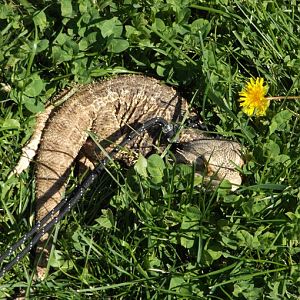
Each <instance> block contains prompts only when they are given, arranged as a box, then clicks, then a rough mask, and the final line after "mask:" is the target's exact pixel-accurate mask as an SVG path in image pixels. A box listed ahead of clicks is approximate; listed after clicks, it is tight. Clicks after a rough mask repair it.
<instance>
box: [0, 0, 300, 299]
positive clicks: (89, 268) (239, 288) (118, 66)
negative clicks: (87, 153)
mask: <svg viewBox="0 0 300 300" xmlns="http://www.w3.org/2000/svg"><path fill="white" fill-rule="evenodd" d="M299 21H300V12H299V8H298V5H297V1H283V0H282V1H280V0H277V1H264V0H263V1H252V0H251V1H237V0H236V1H230V0H220V1H192V0H184V1H179V0H167V1H162V0H148V1H142V0H126V1H117V0H111V1H102V0H98V1H92V0H87V1H86V0H74V1H72V2H71V1H69V0H63V1H48V0H40V1H30V0H19V1H12V0H5V1H4V2H2V4H0V30H1V35H0V62H1V68H0V81H1V83H2V84H3V86H2V88H1V91H0V95H1V98H0V111H1V114H0V125H1V126H0V171H1V172H0V187H1V188H0V195H1V201H0V252H3V251H4V250H5V249H6V248H7V246H8V245H11V244H12V243H14V242H15V241H16V240H18V238H20V237H21V236H22V235H23V234H24V233H26V232H27V231H28V230H29V229H30V227H31V225H32V222H33V211H34V201H35V199H34V171H33V169H34V166H32V168H31V169H30V170H27V171H25V172H23V173H22V174H21V176H20V177H11V178H10V179H8V174H9V172H10V171H11V170H12V168H13V167H14V166H15V164H16V162H17V161H18V159H19V157H20V153H21V152H20V151H21V149H22V146H23V145H24V143H25V142H26V140H28V138H29V137H30V135H31V133H32V128H33V125H34V116H35V114H36V113H37V112H38V111H40V110H42V108H43V106H44V104H46V103H48V101H50V100H49V99H50V98H51V96H53V95H55V93H57V91H59V90H60V89H62V88H63V87H65V86H66V85H68V84H71V83H72V82H79V83H87V82H90V81H92V80H94V79H98V78H102V77H103V76H109V75H111V74H117V73H130V72H140V73H143V74H147V75H151V76H155V77H157V78H160V79H161V80H163V81H165V82H167V83H168V84H171V85H174V86H176V87H177V88H178V90H179V91H180V92H181V93H182V94H183V95H184V96H185V97H186V98H187V99H188V100H189V101H191V100H193V101H192V102H193V104H192V105H193V107H194V108H195V110H196V111H197V113H198V114H199V115H200V116H201V117H202V119H203V120H204V121H205V123H206V124H207V126H208V127H209V129H210V130H213V131H215V132H217V133H219V134H220V135H224V136H226V137H230V138H233V139H235V140H237V141H239V142H240V143H242V144H243V145H244V152H245V154H246V155H247V157H248V160H247V163H246V165H245V166H244V167H243V169H242V173H243V177H244V181H243V186H242V187H241V188H240V189H239V190H238V191H237V192H235V193H230V192H228V191H227V192H226V191H224V190H221V189H219V190H216V191H213V190H209V189H207V188H205V187H203V186H201V185H200V184H199V183H198V182H197V181H194V179H193V170H192V168H191V167H188V166H174V165H173V164H172V163H170V162H169V161H168V160H167V158H165V159H163V160H162V159H160V158H159V157H157V156H154V157H151V158H149V159H148V167H147V174H148V175H147V176H142V175H141V173H143V172H145V170H143V171H141V170H140V169H139V168H138V167H136V168H132V169H130V170H128V171H124V170H123V171H122V172H121V171H120V170H112V171H111V172H112V174H111V175H104V176H103V177H102V178H101V180H100V181H99V183H98V184H96V185H95V187H94V188H93V190H91V191H90V192H89V193H88V194H87V195H86V197H85V199H84V200H82V201H81V202H80V203H79V204H78V205H77V207H76V208H75V209H74V210H73V211H72V212H71V213H70V214H69V215H68V216H67V217H66V218H65V219H64V220H63V221H62V222H60V224H59V225H58V226H57V227H56V229H55V230H54V238H55V241H56V247H55V251H54V252H53V259H52V260H51V272H50V276H49V277H48V278H47V280H46V281H44V282H41V283H35V282H33V281H32V272H33V268H32V257H31V256H27V257H25V258H24V259H23V260H22V261H21V262H20V263H19V264H18V265H16V266H15V267H14V269H13V270H12V271H10V272H9V273H7V274H6V275H5V277H4V278H3V279H0V298H1V299H5V298H8V299H9V298H12V297H14V296H16V295H17V294H18V293H19V292H20V290H23V291H24V292H25V294H26V295H27V297H30V299H43V298H46V296H49V297H51V298H53V299H168V300H170V299H299V296H300V288H299V286H300V285H299V281H300V267H299V263H300V258H299V257H300V256H299V255H300V254H299V252H300V244H299V243H300V201H299V198H300V196H299V195H300V190H299V180H300V172H299V168H300V165H299V158H300V155H299V152H300V150H299V149H300V148H299V136H300V135H299V134H300V126H299V102H297V101H292V100H287V101H278V102H275V101H274V102H272V103H271V105H270V108H269V109H268V111H267V116H266V117H263V118H259V119H258V118H248V117H247V116H246V115H244V114H243V113H242V112H241V111H240V108H239V103H238V97H239V96H238V93H239V91H241V89H242V88H243V86H244V84H245V82H246V81H247V80H248V78H249V77H251V76H253V77H257V76H260V77H263V78H265V80H266V81H267V83H268V85H269V92H268V95H269V96H279V95H284V96H285V95H286V96H288V95H300V89H299V86H300V84H299V83H300V80H299V78H300V77H299V67H300V52H299V46H300V38H299V37H300V27H299ZM153 164H154V165H155V166H157V165H158V166H159V169H158V170H157V169H155V168H154V169H153ZM157 172H158V174H160V175H159V176H157ZM73 185H74V180H73V179H71V182H70V188H71V186H73Z"/></svg>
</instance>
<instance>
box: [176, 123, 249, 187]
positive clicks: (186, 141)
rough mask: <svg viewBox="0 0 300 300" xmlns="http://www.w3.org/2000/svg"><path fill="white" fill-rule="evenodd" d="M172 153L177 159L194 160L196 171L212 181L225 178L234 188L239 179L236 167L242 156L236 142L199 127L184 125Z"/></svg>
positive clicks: (240, 181) (189, 162)
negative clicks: (185, 126)
mask: <svg viewBox="0 0 300 300" xmlns="http://www.w3.org/2000/svg"><path fill="white" fill-rule="evenodd" d="M175 157H176V159H177V161H178V162H179V163H185V164H194V165H195V170H196V173H198V174H201V175H203V176H205V177H206V179H209V178H210V180H211V179H212V180H213V181H214V182H213V184H214V183H215V184H217V183H220V182H221V181H222V180H224V179H225V180H228V181H229V182H230V183H231V184H232V190H236V189H237V188H238V186H239V185H240V184H241V183H242V178H241V175H240V173H239V172H238V170H237V168H240V167H242V166H243V164H244V160H243V158H242V154H241V145H240V144H239V143H237V142H234V141H230V140H225V139H217V138H213V137H208V136H207V135H205V133H204V132H203V131H200V130H198V129H194V128H187V129H183V130H182V131H181V133H180V136H179V142H178V144H177V146H176V149H175ZM207 177H208V178H207Z"/></svg>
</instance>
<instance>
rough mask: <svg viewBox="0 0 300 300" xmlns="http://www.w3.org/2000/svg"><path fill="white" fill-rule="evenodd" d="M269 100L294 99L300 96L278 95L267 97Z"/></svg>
mask: <svg viewBox="0 0 300 300" xmlns="http://www.w3.org/2000/svg"><path fill="white" fill-rule="evenodd" d="M266 99H267V100H294V99H300V96H277V97H266Z"/></svg>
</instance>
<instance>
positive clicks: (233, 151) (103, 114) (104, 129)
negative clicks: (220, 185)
mask: <svg viewBox="0 0 300 300" xmlns="http://www.w3.org/2000/svg"><path fill="white" fill-rule="evenodd" d="M188 113H189V109H188V103H187V101H186V100H185V99H184V98H183V97H181V96H180V95H179V93H178V92H177V91H176V90H175V89H174V88H172V87H170V86H168V85H166V84H163V83H161V82H160V81H159V80H157V79H154V78H151V77H146V76H143V75H119V76H115V77H112V78H110V79H109V80H103V81H99V82H95V83H91V84H87V85H82V86H77V87H76V90H75V92H74V93H73V94H72V95H70V97H69V99H68V100H67V101H65V102H64V103H63V105H62V106H59V107H58V108H57V109H54V111H52V112H51V110H50V109H48V110H47V111H46V113H45V114H42V115H41V116H40V117H39V118H40V120H41V123H42V124H43V125H42V128H38V131H40V132H41V134H37V135H38V137H37V140H38V142H35V146H34V150H30V151H31V152H32V153H30V155H31V157H33V156H34V154H35V152H36V148H37V145H38V144H39V147H38V150H37V154H36V216H35V219H36V220H37V221H38V220H41V219H42V218H43V217H44V216H45V215H46V214H47V213H48V212H49V211H51V210H52V209H53V207H55V206H56V205H57V204H58V203H59V202H60V201H61V199H62V197H63V193H64V189H65V181H66V179H67V177H68V175H69V172H70V168H71V166H72V165H73V163H74V161H75V159H76V157H78V156H80V155H81V156H83V155H84V156H86V157H88V159H89V160H90V161H92V162H95V160H96V161H97V158H98V159H99V153H98V154H95V153H96V150H95V145H94V143H90V142H88V132H89V131H91V132H93V133H94V134H95V135H97V136H98V137H99V140H100V141H101V145H102V146H103V148H105V149H111V148H112V145H115V144H118V142H119V141H120V140H121V139H122V137H124V136H125V135H126V134H127V133H128V132H130V130H132V128H135V127H136V125H137V124H141V123H143V122H145V121H146V120H148V119H150V118H152V117H163V118H164V119H165V120H166V121H168V122H173V123H175V122H182V121H183V119H184V116H185V115H187V114H188ZM43 127H44V128H43ZM156 139H157V130H152V131H150V132H146V133H145V134H142V135H141V136H140V137H139V138H138V140H136V141H135V142H134V143H132V144H131V145H130V148H131V149H134V150H135V151H137V152H140V153H142V154H144V155H146V154H147V153H149V152H150V150H151V149H152V148H153V147H152V145H153V144H154V142H155V140H156ZM177 144H178V145H179V146H178V148H177V149H176V150H175V157H176V160H177V161H178V162H183V163H188V164H192V163H194V164H196V170H201V171H202V172H205V174H207V175H209V176H213V177H214V178H216V179H217V180H218V181H221V180H223V179H227V180H229V181H230V182H231V183H232V184H233V189H235V188H237V187H238V186H239V185H240V184H241V176H240V174H239V172H238V171H237V170H236V167H241V166H242V165H243V163H244V161H243V158H242V154H241V145H240V144H239V143H237V142H234V141H229V140H222V139H215V138H212V137H209V136H207V135H206V134H205V133H203V132H202V131H200V130H198V129H194V128H186V129H182V130H181V131H180V134H179V137H178V141H177ZM29 148H30V147H29ZM27 150H28V149H27ZM30 151H29V152H30ZM25 152H26V151H25ZM119 158H120V159H123V160H125V161H127V162H128V163H130V159H128V152H126V151H125V152H124V153H122V154H121V155H120V157H119ZM16 172H17V173H18V172H20V170H19V171H16ZM48 239H49V234H48V233H46V234H45V235H44V236H43V237H42V238H41V240H40V242H39V244H38V246H37V250H36V255H37V256H40V259H39V261H38V263H37V269H36V271H37V277H38V278H39V279H43V278H45V276H46V272H47V271H46V269H47V268H46V266H47V262H48V259H49V250H50V244H51V243H49V242H48Z"/></svg>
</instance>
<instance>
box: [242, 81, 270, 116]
mask: <svg viewBox="0 0 300 300" xmlns="http://www.w3.org/2000/svg"><path fill="white" fill-rule="evenodd" d="M267 92H268V86H267V85H265V86H264V79H263V78H256V80H255V79H254V78H250V82H248V83H247V85H246V87H245V88H244V89H243V90H242V91H241V92H240V93H239V95H240V99H239V101H240V102H241V103H240V106H241V107H242V110H243V112H244V113H246V114H247V115H248V116H253V115H257V116H265V115H266V110H267V108H268V107H269V104H270V99H268V98H266V97H265V96H266V94H267Z"/></svg>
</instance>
